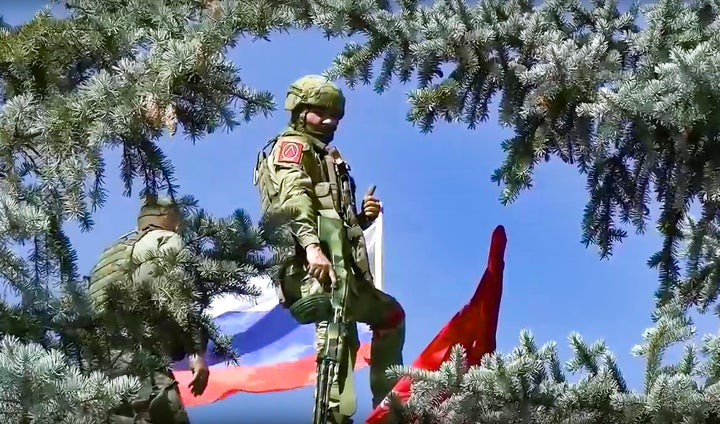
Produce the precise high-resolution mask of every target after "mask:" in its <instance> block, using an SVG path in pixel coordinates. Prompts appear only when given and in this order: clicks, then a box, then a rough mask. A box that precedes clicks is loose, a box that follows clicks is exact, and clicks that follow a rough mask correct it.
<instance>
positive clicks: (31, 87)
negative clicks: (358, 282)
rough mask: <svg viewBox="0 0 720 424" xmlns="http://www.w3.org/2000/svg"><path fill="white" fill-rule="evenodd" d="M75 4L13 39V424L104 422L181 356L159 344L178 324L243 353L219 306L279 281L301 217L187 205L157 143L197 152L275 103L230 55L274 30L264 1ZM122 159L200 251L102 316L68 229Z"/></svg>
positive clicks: (2, 134) (0, 412)
mask: <svg viewBox="0 0 720 424" xmlns="http://www.w3.org/2000/svg"><path fill="white" fill-rule="evenodd" d="M63 3H64V4H65V5H66V6H67V7H68V11H69V13H70V17H69V18H58V17H54V16H53V15H51V14H50V13H49V12H47V11H41V12H38V13H37V14H36V15H35V16H34V18H33V19H32V20H30V21H29V22H26V23H24V24H22V25H19V26H17V27H13V26H10V25H7V24H5V23H2V28H1V29H0V106H1V107H2V110H1V112H0V175H1V177H2V178H0V280H1V282H2V284H3V285H4V286H5V287H7V288H9V289H10V292H11V293H10V294H11V296H7V297H6V298H4V299H3V301H2V302H0V338H1V339H2V341H0V381H2V386H3V394H2V395H0V421H2V422H4V423H10V424H14V423H56V422H68V423H69V422H72V423H83V422H88V423H90V422H92V423H98V422H104V416H105V415H106V414H107V412H108V410H109V409H110V408H111V407H112V406H116V405H118V403H119V402H120V401H121V400H123V399H129V398H132V397H133V396H134V394H135V393H136V392H137V389H138V378H137V377H139V376H142V375H146V374H145V373H146V372H147V370H148V369H149V367H152V366H155V365H157V362H158V359H159V360H160V361H161V362H163V363H166V362H167V361H168V360H169V359H170V358H168V357H164V358H154V357H151V356H150V355H148V351H150V350H153V349H157V350H159V351H162V350H161V349H163V348H166V347H167V346H165V344H166V342H167V341H166V340H163V338H162V337H158V336H157V335H158V334H169V333H168V329H171V330H172V333H171V334H173V335H177V336H179V339H180V340H183V339H185V340H187V339H190V338H191V337H193V336H194V335H196V334H197V333H198V332H201V333H204V334H206V335H207V336H209V338H210V340H211V341H212V344H213V345H214V346H215V348H216V350H219V351H220V352H221V353H227V354H228V357H229V358H232V357H233V352H232V351H230V350H229V345H228V340H226V339H223V338H222V337H220V336H219V334H218V333H217V331H216V329H215V327H214V326H213V324H212V322H211V320H210V319H209V317H208V316H207V314H205V312H204V311H205V309H206V308H207V306H208V305H209V304H210V302H211V301H212V299H213V298H214V296H217V295H221V294H225V293H233V294H236V295H239V296H246V297H250V298H252V297H253V296H254V295H256V294H257V293H256V290H257V289H256V288H254V287H253V286H251V285H250V284H249V281H250V279H251V278H253V277H256V276H262V275H267V274H272V273H273V272H275V270H276V269H277V266H278V264H279V263H280V261H281V259H282V258H283V255H284V252H285V249H286V248H287V247H288V246H289V244H287V240H288V239H287V234H286V232H285V227H284V223H285V222H286V221H287V216H281V215H276V216H267V217H263V218H262V219H261V220H260V222H259V223H258V224H253V222H252V220H251V219H250V218H249V217H248V215H247V214H246V213H245V212H244V211H243V210H241V209H238V210H237V211H235V212H234V213H233V214H232V215H231V216H229V217H225V218H216V217H212V216H211V215H209V214H208V213H207V212H206V211H204V210H203V209H201V208H199V207H198V205H197V202H196V201H194V200H193V199H192V198H190V197H182V196H181V195H180V194H179V193H178V184H177V182H176V179H175V175H174V169H173V166H172V163H171V162H170V161H169V159H168V158H167V157H166V156H165V155H164V153H163V151H162V149H161V147H160V144H159V143H158V141H159V139H160V137H161V136H163V135H165V134H168V135H170V136H173V135H175V134H180V133H182V134H183V135H184V136H185V137H186V138H188V139H190V140H191V141H193V142H194V141H196V140H198V139H200V138H201V137H202V136H204V135H206V134H209V133H212V132H214V131H217V130H219V129H230V128H232V127H234V126H235V125H237V124H239V123H240V122H241V120H249V119H250V118H251V117H253V116H254V115H256V114H258V113H259V114H264V113H268V112H269V111H270V110H271V109H272V108H273V107H274V106H273V103H272V101H271V98H270V96H269V94H268V93H264V92H256V91H254V90H252V89H251V88H249V87H247V86H246V85H244V84H243V82H242V80H241V79H240V77H239V74H238V69H237V67H236V66H235V65H234V64H233V63H232V62H231V61H229V60H228V59H227V57H226V56H225V53H226V49H227V48H228V47H231V46H232V45H233V43H234V40H235V38H237V37H238V36H239V35H240V34H242V33H250V34H257V33H260V34H261V35H262V32H263V31H264V29H263V28H262V26H261V25H260V26H259V25H256V23H257V22H258V20H257V19H255V18H253V15H247V14H243V13H242V12H245V11H247V10H248V9H249V8H250V6H248V5H247V4H243V5H239V6H238V8H236V9H232V10H230V11H229V12H233V11H234V13H229V12H228V10H225V11H224V12H222V11H219V10H218V9H217V6H218V3H217V2H207V1H196V0H176V1H170V2H167V1H165V2H163V1H141V0H137V1H134V0H129V1H127V0H109V1H102V2H96V1H87V0H72V1H67V2H63ZM243 8H244V9H243ZM220 12H222V13H220ZM244 18H247V19H246V20H243V19H244ZM238 117H239V118H238ZM166 131H167V132H166ZM113 149H117V150H119V151H120V152H121V157H122V162H121V172H120V175H119V176H120V178H122V180H123V182H124V186H125V193H124V194H125V195H128V196H130V195H137V194H140V195H152V196H154V195H158V194H160V195H168V196H171V197H174V198H175V199H177V200H178V201H179V202H181V204H183V205H184V208H185V214H186V218H187V220H186V226H185V227H184V230H183V238H184V239H185V242H186V247H185V248H184V249H182V250H181V251H168V252H165V253H164V254H162V255H160V254H157V255H154V256H153V257H150V258H148V260H150V261H151V262H153V263H154V264H155V265H156V269H157V270H158V278H157V280H156V281H155V284H153V285H152V286H149V287H137V286H133V285H132V284H131V279H130V278H129V274H128V277H127V278H125V279H123V281H121V282H119V283H118V284H115V285H113V286H111V288H110V289H111V298H112V299H113V305H112V309H113V311H114V313H111V312H108V313H100V314H98V313H95V311H93V310H92V309H91V308H90V303H89V298H88V293H87V281H86V280H85V278H84V277H83V275H82V274H83V272H81V270H79V269H78V267H77V259H78V258H77V253H76V252H75V250H74V249H73V246H72V243H71V240H70V239H69V238H68V236H67V235H66V233H65V230H66V229H67V228H68V226H70V225H79V226H80V228H81V229H83V230H86V231H90V230H91V229H92V226H93V212H94V211H95V210H96V209H97V208H99V207H102V205H103V204H104V201H105V200H106V198H107V192H106V189H105V185H104V184H105V180H106V179H107V178H108V177H110V178H117V177H118V176H117V175H112V174H110V175H108V172H107V170H106V169H105V160H104V155H105V154H106V153H107V152H108V151H109V150H113ZM138 187H139V188H140V190H139V191H140V192H139V193H136V189H137V188H138ZM118 236H120V234H118ZM108 242H111V241H110V240H108ZM97 254H98V256H99V254H100V252H97ZM130 271H131V269H129V270H128V272H130ZM118 311H120V312H123V313H122V314H118V313H116V312H118ZM198 317H199V319H198ZM141 346H142V349H140V347H141ZM171 347H172V346H171ZM118 364H123V366H122V367H120V366H119V365H118Z"/></svg>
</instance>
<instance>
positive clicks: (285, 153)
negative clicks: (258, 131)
mask: <svg viewBox="0 0 720 424" xmlns="http://www.w3.org/2000/svg"><path fill="white" fill-rule="evenodd" d="M277 155H278V156H277V161H278V162H283V163H300V160H302V155H303V145H302V143H298V142H297V141H288V140H282V141H280V145H279V146H278V149H277Z"/></svg>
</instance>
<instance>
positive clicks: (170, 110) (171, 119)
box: [163, 103, 177, 136]
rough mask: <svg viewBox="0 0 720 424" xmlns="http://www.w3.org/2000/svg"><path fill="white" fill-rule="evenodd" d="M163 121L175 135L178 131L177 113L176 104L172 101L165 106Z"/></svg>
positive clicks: (171, 133)
mask: <svg viewBox="0 0 720 424" xmlns="http://www.w3.org/2000/svg"><path fill="white" fill-rule="evenodd" d="M163 123H164V124H165V127H167V129H168V131H170V135H171V136H173V135H175V131H177V113H176V112H175V105H173V104H172V103H171V104H169V105H167V107H166V108H165V113H164V114H163Z"/></svg>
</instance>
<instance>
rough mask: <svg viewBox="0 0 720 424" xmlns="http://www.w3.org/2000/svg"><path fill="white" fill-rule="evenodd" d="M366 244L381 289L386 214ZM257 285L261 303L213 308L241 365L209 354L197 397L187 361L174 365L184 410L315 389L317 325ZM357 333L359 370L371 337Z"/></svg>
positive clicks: (221, 303) (230, 299)
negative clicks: (244, 396) (235, 397)
mask: <svg viewBox="0 0 720 424" xmlns="http://www.w3.org/2000/svg"><path fill="white" fill-rule="evenodd" d="M365 239H366V241H367V246H368V255H369V257H370V262H371V266H372V269H373V270H374V272H373V275H374V276H375V280H376V281H375V284H376V286H378V288H380V289H382V246H381V240H382V213H381V214H380V216H379V217H378V218H377V219H376V220H375V222H374V223H373V224H372V225H371V226H370V227H369V228H368V229H366V230H365ZM256 284H257V285H258V288H259V289H261V290H262V294H261V296H260V298H258V299H255V300H254V301H244V300H241V299H238V298H236V297H234V296H227V297H222V298H218V299H216V300H215V301H214V302H213V303H212V305H211V308H210V314H211V315H212V316H213V317H214V318H215V323H216V325H217V326H218V328H219V330H220V331H221V332H222V333H223V334H226V335H230V336H232V347H233V348H234V349H235V351H236V352H237V353H239V354H240V355H239V356H240V358H239V365H231V364H228V363H227V362H226V361H225V360H224V359H223V358H220V357H217V356H215V355H212V354H208V356H207V357H206V360H207V361H208V365H209V366H210V379H209V383H208V386H207V388H206V389H205V392H204V393H203V394H202V395H201V396H198V397H195V396H193V395H192V394H191V393H190V389H188V387H187V386H188V384H189V382H190V380H191V379H192V375H191V372H190V371H189V370H188V366H187V361H183V362H180V363H177V364H175V365H174V367H173V368H174V370H173V373H174V374H175V378H176V379H177V381H178V383H179V386H180V392H181V394H182V398H183V402H184V404H185V406H186V407H188V406H197V405H203V404H207V403H212V402H215V401H218V400H221V399H224V398H226V397H227V396H229V395H232V394H234V393H238V392H250V393H267V392H278V391H285V390H293V389H297V388H301V387H305V386H310V385H314V384H315V376H316V372H315V367H316V362H315V358H316V357H315V347H314V343H315V326H314V325H300V324H298V323H297V321H295V319H293V317H292V316H290V313H289V312H288V310H287V309H285V308H283V307H282V306H280V305H278V300H277V297H276V294H275V289H274V288H273V287H272V286H271V284H270V282H269V281H268V280H260V281H258V282H256ZM358 333H359V334H358V335H359V337H360V343H361V345H360V350H359V352H358V355H357V361H356V365H355V369H360V368H364V367H366V366H368V360H369V358H370V340H371V338H372V334H371V332H370V329H369V328H368V326H367V325H364V324H358Z"/></svg>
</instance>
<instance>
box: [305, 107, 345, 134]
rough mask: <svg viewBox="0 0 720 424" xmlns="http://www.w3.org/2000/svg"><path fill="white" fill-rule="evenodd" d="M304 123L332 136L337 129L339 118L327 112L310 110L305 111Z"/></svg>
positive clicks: (316, 109)
mask: <svg viewBox="0 0 720 424" xmlns="http://www.w3.org/2000/svg"><path fill="white" fill-rule="evenodd" d="M305 121H306V122H307V123H308V125H312V126H313V127H314V128H317V129H318V130H320V131H322V132H324V133H327V134H332V133H334V132H335V130H336V129H337V127H338V124H339V123H340V118H338V116H337V115H335V114H334V113H332V112H330V111H328V110H325V109H318V108H312V109H309V110H308V111H307V114H306V115H305Z"/></svg>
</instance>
